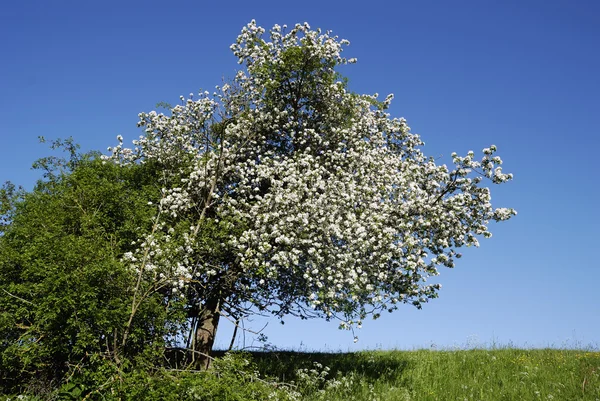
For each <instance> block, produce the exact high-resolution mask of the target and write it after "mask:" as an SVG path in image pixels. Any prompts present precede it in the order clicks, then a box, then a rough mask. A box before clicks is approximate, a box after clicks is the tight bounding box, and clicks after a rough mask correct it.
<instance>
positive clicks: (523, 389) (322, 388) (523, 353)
mask: <svg viewBox="0 0 600 401" xmlns="http://www.w3.org/2000/svg"><path fill="white" fill-rule="evenodd" d="M253 360H254V362H255V363H256V364H257V366H258V369H259V371H260V372H261V374H262V375H263V377H269V376H270V377H271V378H272V379H277V380H279V381H282V382H288V383H293V384H294V385H295V386H296V387H295V388H296V390H297V391H298V392H299V393H300V394H302V398H301V399H304V400H331V401H335V400H346V401H347V400H369V401H374V400H379V401H386V400H389V401H394V400H415V401H421V400H422V401H425V400H431V401H433V400H453V401H456V400H459V401H463V400H482V401H484V400H485V401H490V400H556V401H559V400H560V401H571V400H600V352H591V351H583V350H556V349H540V350H522V349H509V348H506V349H495V350H477V349H475V350H459V351H430V350H418V351H365V352H358V353H340V354H327V353H302V352H270V353H255V354H253Z"/></svg>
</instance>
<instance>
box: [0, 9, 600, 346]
mask: <svg viewBox="0 0 600 401" xmlns="http://www.w3.org/2000/svg"><path fill="white" fill-rule="evenodd" d="M251 19H256V20H257V22H258V23H259V24H260V25H262V26H263V27H265V28H269V27H271V26H272V25H273V24H275V23H278V24H280V25H283V24H288V25H293V24H294V23H296V22H304V21H307V22H309V23H310V24H311V26H312V27H313V28H316V27H321V28H323V29H331V30H333V31H334V32H335V33H336V34H338V35H339V36H340V37H342V38H346V39H348V40H350V42H351V45H350V46H349V47H348V48H346V51H345V52H346V56H348V57H357V58H358V64H356V65H354V66H348V67H346V68H345V69H344V71H343V72H344V73H345V74H346V75H347V76H348V77H349V78H350V87H351V89H352V90H354V91H357V92H362V93H374V92H378V93H380V94H381V95H385V94H388V93H394V94H395V95H396V98H395V103H394V105H393V107H392V110H391V111H392V114H393V115H394V116H397V117H401V116H403V117H405V118H407V120H408V122H409V125H410V126H411V127H412V129H413V132H416V133H419V134H421V136H422V138H423V139H424V141H425V142H426V146H425V152H426V154H430V155H433V156H439V157H448V156H449V155H450V153H452V152H453V151H456V152H458V153H459V154H460V153H466V152H467V151H468V150H470V149H473V150H474V151H476V152H479V151H480V150H481V149H482V148H484V147H487V146H489V145H491V144H496V145H497V146H498V148H499V154H500V156H501V157H502V158H503V159H504V162H505V171H509V172H512V173H514V176H515V179H514V181H513V182H511V183H509V184H506V185H504V186H501V187H496V188H493V189H494V190H495V191H493V192H492V196H493V202H494V204H495V206H498V207H500V206H502V207H514V208H516V209H517V210H518V212H519V215H518V216H517V217H516V218H514V219H513V220H511V221H510V222H506V223H503V224H497V225H493V227H492V232H493V233H494V236H493V238H491V239H489V240H482V241H481V248H479V249H475V250H471V249H469V250H468V251H467V252H465V256H464V257H463V258H462V259H461V260H460V261H459V263H458V264H457V267H456V268H455V269H453V270H449V269H445V270H442V272H441V276H440V277H439V281H440V282H441V283H442V284H443V288H442V290H441V292H440V298H439V299H437V300H434V301H432V302H431V303H429V304H427V305H425V307H424V309H423V310H420V311H419V310H415V309H414V308H412V307H410V306H405V307H404V308H401V309H400V310H399V311H397V312H395V313H393V314H387V315H384V316H383V317H382V318H381V319H379V320H377V321H367V322H366V323H365V325H364V328H363V329H362V330H360V331H358V332H357V334H358V336H359V337H360V341H359V342H358V343H357V344H354V343H353V341H352V339H353V337H352V335H351V334H350V333H348V332H345V331H338V330H337V324H335V323H329V324H328V323H325V322H321V321H311V322H297V321H294V320H293V319H289V320H288V321H287V322H286V325H285V326H281V325H278V324H277V323H276V322H271V323H270V324H269V326H268V327H267V329H266V330H265V334H267V335H268V336H269V340H270V341H271V342H272V343H273V344H275V345H276V346H278V347H282V348H296V349H297V348H300V347H306V348H308V349H327V350H338V349H341V350H348V349H350V350H356V349H363V348H376V347H380V348H384V349H387V348H409V349H410V348H413V347H429V346H431V345H432V344H435V345H436V346H437V347H453V346H464V345H465V344H467V343H468V344H471V345H473V344H474V343H479V344H487V345H489V344H491V343H493V342H495V343H497V344H501V345H506V344H509V343H513V344H515V345H519V346H531V347H543V346H574V345H583V346H586V345H592V346H596V347H598V346H599V345H600V319H599V317H600V295H599V294H600V291H599V288H598V286H599V284H600V272H599V267H600V258H599V257H598V255H597V254H596V253H597V252H598V251H600V246H598V245H597V244H598V240H599V235H598V234H599V227H600V219H599V215H600V212H599V209H598V205H599V204H600V202H599V201H598V198H599V195H600V190H599V184H600V178H599V173H600V168H599V167H598V159H597V154H598V149H599V145H600V140H599V134H600V128H599V127H600V124H599V122H600V23H598V21H599V20H600V2H597V1H593V0H590V1H585V0H577V1H567V0H565V1H558V0H545V1H544V0H540V1H532V0H522V1H519V0H507V1H500V0H496V1H485V0H483V1H482V0H473V1H444V0H439V1H410V2H409V1H401V0H400V1H394V2H392V1H389V2H370V3H369V2H352V1H322V0H321V1H302V2H282V1H277V2H275V1H270V2H267V1H264V2H248V1H244V2H236V1H211V2H201V1H184V0H182V1H179V2H167V1H162V2H153V1H143V2H142V1H140V2H136V1H127V0H122V1H118V2H116V1H95V2H87V1H59V0H57V1H52V2H48V1H42V0H39V1H28V0H23V1H10V2H8V1H7V2H5V3H4V4H3V5H2V9H1V10H0V59H1V61H0V122H1V123H0V140H1V142H0V143H1V145H2V146H1V148H0V149H1V151H0V152H1V153H0V180H1V181H5V180H11V181H13V182H15V183H18V184H22V185H24V186H25V187H26V188H31V187H32V185H33V183H34V181H35V179H36V178H37V177H38V175H37V173H36V172H33V171H31V170H30V166H31V163H32V162H33V160H35V159H36V158H38V157H40V156H43V155H46V154H47V153H48V150H47V148H45V147H44V145H39V144H37V137H38V135H44V136H46V137H47V138H57V137H63V138H64V137H68V136H73V137H74V138H75V139H76V140H77V141H78V142H79V143H81V145H82V147H83V149H84V150H92V149H100V150H104V149H106V147H107V146H111V145H114V144H115V142H116V140H115V137H116V136H117V135H118V134H122V135H123V136H124V137H125V139H126V141H128V140H131V139H133V138H135V137H137V136H138V135H139V134H140V131H138V129H137V128H136V122H137V114H138V113H139V112H141V111H150V110H152V109H154V108H155V105H156V103H158V102H161V101H165V102H171V103H176V102H177V100H178V97H179V95H187V94H188V93H190V92H197V91H198V90H199V89H208V90H211V89H212V88H213V87H214V86H215V85H217V84H220V83H221V82H222V79H223V78H225V79H227V78H229V77H232V76H233V75H234V73H235V70H236V68H237V67H238V65H237V64H236V60H235V58H234V56H233V55H232V54H231V53H230V51H229V45H230V44H231V43H232V42H233V41H234V40H235V38H236V36H237V34H238V32H239V30H240V29H241V27H242V26H243V25H244V24H246V23H248V22H249V21H250V20H251ZM249 325H250V327H253V328H255V329H257V328H260V327H261V326H262V321H261V320H256V321H254V322H252V323H249ZM230 329H231V328H230V327H225V326H224V327H223V330H222V332H221V333H220V334H221V337H220V343H221V344H226V343H228V341H229V338H228V337H229V336H230ZM251 342H252V341H251V337H250V336H249V335H248V336H247V340H246V345H250V343H251Z"/></svg>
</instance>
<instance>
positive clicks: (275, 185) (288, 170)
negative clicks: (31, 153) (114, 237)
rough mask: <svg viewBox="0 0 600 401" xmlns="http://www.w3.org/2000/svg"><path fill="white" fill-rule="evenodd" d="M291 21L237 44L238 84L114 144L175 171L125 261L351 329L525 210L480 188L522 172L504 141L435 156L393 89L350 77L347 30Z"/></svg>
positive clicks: (252, 29) (411, 295)
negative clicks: (513, 169)
mask: <svg viewBox="0 0 600 401" xmlns="http://www.w3.org/2000/svg"><path fill="white" fill-rule="evenodd" d="M285 31H286V27H285V26H284V27H280V26H277V25H276V26H275V27H273V28H272V30H271V31H270V40H266V39H264V38H263V35H264V34H265V31H264V29H262V28H260V27H258V26H257V25H256V24H255V23H254V22H252V23H250V24H248V25H247V26H246V27H245V28H244V29H243V30H242V32H241V34H240V36H239V37H238V39H237V41H236V43H235V44H233V45H232V46H231V49H232V51H233V53H234V54H235V55H236V56H237V57H238V59H239V63H240V64H242V65H244V70H242V71H240V72H239V73H238V74H237V75H236V76H235V79H234V80H233V81H232V82H230V83H228V84H226V85H223V87H219V88H217V92H216V93H214V94H212V95H211V94H209V93H207V92H204V93H201V94H200V95H199V96H198V97H197V98H194V97H193V96H190V97H189V98H188V99H185V98H183V97H182V98H181V99H182V104H181V105H178V106H175V107H173V108H172V110H171V113H170V114H169V115H164V114H158V113H156V112H150V113H141V114H140V122H139V126H141V127H143V128H144V129H145V133H144V135H142V136H141V137H140V138H139V139H138V140H137V141H134V145H135V147H134V148H133V149H127V148H124V147H123V146H122V139H121V138H119V142H120V143H119V145H118V146H116V147H115V148H112V149H111V150H112V156H110V157H108V159H110V160H113V161H114V162H117V163H122V164H129V163H158V164H159V165H160V166H161V169H162V171H163V179H162V183H161V185H163V186H164V188H163V197H162V199H160V200H157V202H156V204H153V205H150V206H149V207H155V208H156V210H157V218H156V219H157V220H156V226H155V230H154V231H153V232H152V233H147V234H145V235H144V236H143V238H142V239H141V240H140V241H139V243H138V244H137V245H138V251H136V252H132V253H130V254H127V255H125V259H126V260H127V261H128V262H129V263H131V264H132V266H134V268H136V269H138V270H140V271H141V270H143V271H145V272H146V273H147V274H148V275H152V277H154V278H155V279H156V278H158V279H164V280H166V281H168V282H169V283H171V284H172V285H173V286H174V288H177V289H178V290H179V291H186V288H187V286H194V285H195V286H196V287H197V288H199V289H201V290H198V291H204V294H208V293H209V292H211V291H212V293H214V292H216V291H217V287H219V289H218V291H219V293H220V294H223V295H222V296H223V298H224V299H225V300H228V301H229V302H230V303H231V304H236V305H243V304H246V305H247V304H252V305H255V306H256V307H258V308H259V309H266V310H270V311H272V312H273V313H276V314H279V315H283V314H286V313H296V314H299V315H301V316H311V315H319V316H325V317H326V318H330V317H333V316H341V317H342V326H345V327H349V326H351V325H353V324H356V325H360V324H361V320H362V319H364V317H365V316H366V315H368V314H370V313H372V314H373V315H375V316H377V315H378V313H379V311H381V310H393V309H396V308H397V306H398V304H400V303H412V304H414V305H415V306H417V307H420V305H421V304H422V303H423V302H426V301H427V300H428V299H430V298H433V297H435V296H436V292H437V290H438V289H439V285H438V284H427V283H426V280H427V278H429V277H431V276H435V275H437V274H438V270H437V267H438V266H439V265H444V266H448V267H453V266H454V263H455V259H456V258H458V257H460V254H458V253H457V251H456V250H457V248H460V247H462V246H470V245H475V246H477V245H478V239H477V237H478V236H483V237H489V236H491V234H490V232H489V230H488V223H489V221H491V220H496V221H500V220H507V219H509V218H510V217H511V216H513V215H515V214H516V212H515V211H514V210H513V209H503V208H501V209H494V208H493V207H492V205H491V203H490V200H491V197H490V191H489V189H488V188H487V187H484V186H482V185H481V182H482V181H483V180H484V179H490V180H491V182H492V183H496V184H497V183H503V182H506V181H508V180H510V179H512V175H510V174H505V173H503V171H502V168H501V167H500V166H501V164H502V160H501V159H500V157H498V156H496V155H495V152H496V147H495V146H491V147H489V148H486V149H484V150H483V156H482V158H481V159H479V160H477V159H476V158H475V155H474V153H473V152H469V153H468V154H467V155H466V156H464V157H460V156H458V155H456V154H453V155H452V157H453V162H454V165H453V166H452V167H448V166H446V165H437V164H436V163H435V162H434V160H433V159H432V158H427V157H426V156H425V155H424V154H423V153H422V151H421V149H420V147H421V145H422V142H421V140H420V138H419V136H418V135H416V134H413V133H411V131H410V129H409V127H408V126H407V124H406V121H405V120H404V119H395V118H391V117H390V116H389V114H388V113H387V112H386V110H387V109H388V107H389V105H390V102H391V101H392V96H388V97H387V98H386V99H385V100H383V101H380V100H378V97H377V95H375V96H368V95H356V94H353V93H351V92H349V91H348V90H347V89H346V86H345V84H344V83H343V81H342V80H341V78H340V77H339V76H338V74H337V73H336V72H335V66H337V65H340V64H347V63H353V62H355V61H356V60H354V59H346V58H343V57H342V56H341V52H342V47H343V46H344V45H346V44H348V42H347V41H344V40H338V38H337V37H334V36H331V35H330V33H329V32H327V33H322V32H321V31H320V30H311V29H310V27H309V26H308V24H304V25H300V24H299V25H296V26H295V27H293V28H292V29H290V30H289V32H287V33H285ZM208 226H210V227H212V228H211V230H212V231H207V230H208V229H207V228H206V227H208ZM214 232H218V233H220V234H219V235H221V236H220V237H219V239H218V240H215V238H213V239H212V240H206V239H205V238H201V236H202V235H206V233H214ZM205 296H208V295H205ZM306 306H309V308H305V307H306Z"/></svg>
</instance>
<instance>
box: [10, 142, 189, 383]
mask: <svg viewBox="0 0 600 401" xmlns="http://www.w3.org/2000/svg"><path fill="white" fill-rule="evenodd" d="M53 146H54V147H61V148H64V149H66V150H67V151H68V152H69V153H70V157H69V158H67V159H62V158H56V157H49V158H44V159H40V160H39V161H38V162H36V164H35V165H36V166H37V167H38V168H41V169H43V170H44V171H45V178H44V179H42V180H40V181H39V182H38V183H37V185H36V186H35V188H34V189H33V190H32V191H30V192H26V191H23V190H19V189H17V188H15V187H14V186H13V185H11V184H6V185H5V186H4V188H3V189H2V191H0V201H1V203H0V213H2V226H1V229H2V231H1V235H0V382H1V383H2V387H3V388H4V390H5V391H7V392H8V391H14V390H19V389H22V387H23V386H26V385H28V386H42V384H43V383H46V384H47V385H50V383H54V385H56V384H57V383H60V381H61V380H63V379H64V377H65V374H67V373H69V374H77V373H78V372H81V371H82V370H85V369H93V366H94V364H95V363H101V362H102V361H108V362H110V363H113V364H115V366H117V367H119V368H124V367H125V366H126V361H132V360H133V358H135V356H136V355H142V354H145V353H148V352H152V351H153V350H154V351H158V352H161V351H162V350H163V349H164V347H165V345H167V341H168V339H169V338H171V337H173V336H174V335H175V331H176V330H177V327H178V326H177V327H176V325H174V324H173V322H176V321H178V319H179V320H182V319H181V318H180V317H178V315H177V313H181V312H177V307H176V303H173V302H172V301H171V300H170V298H169V293H168V292H160V291H151V292H149V293H148V294H147V295H146V296H145V298H144V302H142V303H139V302H138V303H137V304H135V306H134V300H133V296H134V290H133V288H134V287H133V285H132V283H135V278H136V277H135V275H132V272H131V270H130V269H129V268H128V266H126V265H125V264H124V263H123V261H122V256H123V254H124V253H125V252H127V251H129V250H131V249H133V248H135V246H134V245H132V243H134V242H135V241H136V239H137V238H138V236H139V234H138V233H139V232H140V231H147V230H149V229H151V225H152V217H153V210H152V208H150V207H149V206H148V204H147V203H148V202H149V200H152V199H156V198H158V196H159V193H160V189H159V188H158V187H157V186H156V182H157V177H156V174H157V173H158V172H157V171H156V170H155V169H153V168H152V166H151V165H149V164H146V165H131V166H127V167H119V166H115V165H114V164H112V163H105V162H103V161H102V160H100V159H99V157H98V155H97V154H87V155H81V154H79V153H77V148H76V146H75V145H74V144H73V142H72V141H64V142H54V143H53ZM138 298H139V297H138ZM179 309H181V308H179ZM126 327H128V331H129V333H130V334H129V336H128V339H127V341H126V342H125V343H124V342H123V334H124V332H125V328H126Z"/></svg>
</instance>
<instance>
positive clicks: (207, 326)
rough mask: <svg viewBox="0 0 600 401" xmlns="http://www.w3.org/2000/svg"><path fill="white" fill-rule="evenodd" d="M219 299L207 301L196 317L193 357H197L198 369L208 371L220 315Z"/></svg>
mask: <svg viewBox="0 0 600 401" xmlns="http://www.w3.org/2000/svg"><path fill="white" fill-rule="evenodd" d="M219 309H220V302H219V299H217V298H214V299H209V300H207V301H206V303H205V304H204V305H203V308H202V311H201V312H200V316H198V325H197V326H196V341H195V344H194V350H195V351H197V352H195V353H194V354H195V356H196V357H197V359H196V360H197V361H198V362H197V363H198V367H199V368H200V369H208V368H209V367H210V361H211V352H212V348H213V345H214V343H215V335H216V334H217V327H218V325H219V317H220V316H221V315H220V313H219V312H220V311H219Z"/></svg>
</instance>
